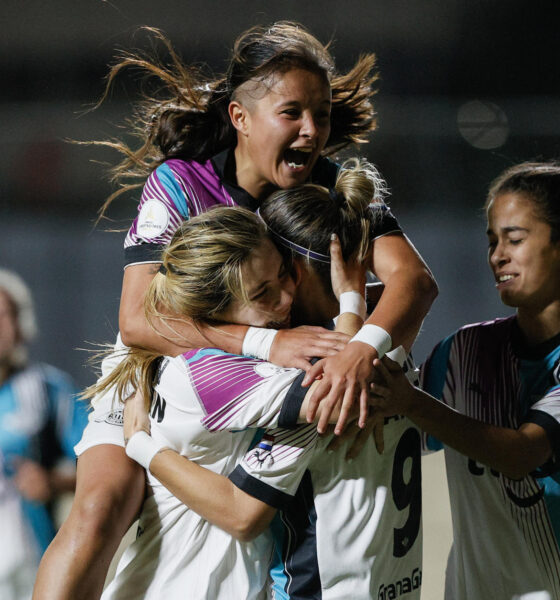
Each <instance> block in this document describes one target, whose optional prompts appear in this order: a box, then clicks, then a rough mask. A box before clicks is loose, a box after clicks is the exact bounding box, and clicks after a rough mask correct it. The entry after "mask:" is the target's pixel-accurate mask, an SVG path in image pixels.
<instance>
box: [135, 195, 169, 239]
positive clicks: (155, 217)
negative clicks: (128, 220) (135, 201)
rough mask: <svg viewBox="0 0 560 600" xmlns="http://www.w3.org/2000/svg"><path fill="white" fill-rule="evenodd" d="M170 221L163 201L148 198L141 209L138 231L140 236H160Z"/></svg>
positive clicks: (147, 237)
mask: <svg viewBox="0 0 560 600" xmlns="http://www.w3.org/2000/svg"><path fill="white" fill-rule="evenodd" d="M168 223H169V213H168V212H167V208H166V207H165V204H163V202H160V201H159V200H154V199H152V200H148V201H147V202H145V203H144V204H143V206H142V208H141V209H140V214H139V215H138V223H137V226H136V231H137V233H138V235H139V236H140V237H143V238H146V239H148V240H152V239H154V238H157V237H158V236H160V235H161V234H162V233H163V232H164V231H165V230H166V229H167V225H168Z"/></svg>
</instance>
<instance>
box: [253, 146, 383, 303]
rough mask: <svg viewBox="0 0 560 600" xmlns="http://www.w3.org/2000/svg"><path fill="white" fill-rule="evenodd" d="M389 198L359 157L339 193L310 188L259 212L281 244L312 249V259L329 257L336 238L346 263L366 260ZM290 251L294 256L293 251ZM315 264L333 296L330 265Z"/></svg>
mask: <svg viewBox="0 0 560 600" xmlns="http://www.w3.org/2000/svg"><path fill="white" fill-rule="evenodd" d="M386 195H387V186H386V184H385V181H384V180H383V178H382V177H381V175H380V174H379V172H378V171H377V169H376V168H375V166H374V165H372V164H371V163H369V162H368V161H366V160H363V159H357V158H353V159H350V160H347V161H346V162H344V163H343V165H342V166H341V168H340V170H339V172H338V175H337V178H336V183H335V186H334V188H333V189H331V190H329V189H327V188H326V187H323V186H320V185H315V184H304V185H301V186H299V187H295V188H291V189H289V190H278V191H276V192H274V193H273V194H272V195H270V196H269V197H268V198H267V199H266V200H265V201H264V202H263V204H262V205H261V207H260V208H259V213H260V216H261V218H262V219H263V220H264V222H265V223H266V225H267V226H268V227H269V229H270V232H271V234H272V237H273V239H275V240H276V241H279V242H280V245H282V241H281V240H279V238H278V236H281V237H282V238H284V239H286V240H288V241H289V242H292V243H293V244H297V245H298V246H302V247H303V248H306V249H309V250H310V251H311V258H312V257H313V254H319V255H324V256H325V257H328V256H329V246H330V238H331V234H332V233H336V234H337V236H338V238H339V239H340V243H341V246H342V254H343V257H344V259H345V260H347V259H348V257H349V256H351V255H356V256H357V258H358V259H359V260H361V261H363V260H365V259H366V257H367V256H368V252H369V250H370V248H371V243H372V241H373V238H374V232H375V226H376V224H377V221H378V219H379V218H381V215H382V213H381V211H380V210H378V209H377V208H376V206H375V205H376V204H381V203H383V202H384V198H385V196H386ZM274 234H277V236H276V237H275V235H274ZM288 246H289V244H288ZM286 252H287V253H288V254H290V255H291V254H292V252H293V250H287V251H285V252H284V253H286ZM298 254H299V252H298V253H296V254H295V255H292V256H293V257H294V256H297V255H298ZM310 264H312V266H313V269H314V270H315V271H316V272H317V273H318V274H319V275H320V277H321V280H322V282H323V284H324V287H325V291H326V292H327V293H330V294H332V288H331V284H330V265H328V264H326V263H325V262H319V261H311V263H310Z"/></svg>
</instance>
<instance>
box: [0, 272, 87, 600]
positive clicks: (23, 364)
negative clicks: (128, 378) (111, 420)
mask: <svg viewBox="0 0 560 600" xmlns="http://www.w3.org/2000/svg"><path fill="white" fill-rule="evenodd" d="M35 333H36V327H35V316H34V312H33V304H32V299H31V295H30V292H29V290H28V288H27V286H26V285H25V284H24V283H23V281H22V280H21V279H20V277H18V276H17V275H16V274H15V273H12V272H10V271H7V270H4V269H0V531H1V532H2V544H1V545H0V598H2V600H20V599H28V598H31V592H32V588H33V580H34V577H35V570H36V569H37V566H38V563H39V559H40V557H41V555H42V553H43V552H44V550H45V549H46V547H47V545H48V544H49V542H50V541H51V539H52V537H53V536H54V533H55V528H54V523H53V519H52V515H51V509H52V504H53V500H55V499H56V497H57V496H58V495H59V494H61V493H62V492H66V491H72V490H73V489H74V485H75V468H74V465H73V462H68V464H66V465H62V464H61V459H62V458H63V457H64V456H66V457H68V458H71V459H74V451H73V445H74V444H75V443H76V442H77V441H79V439H80V437H81V434H82V430H83V428H84V426H85V424H86V421H87V414H86V407H85V405H84V404H82V403H81V402H78V401H76V398H75V393H76V391H77V390H76V387H75V385H74V383H73V382H72V380H71V379H70V377H69V376H68V375H67V374H66V373H63V372H62V371H59V370H58V369H56V368H54V367H52V366H50V365H46V364H29V363H28V360H27V348H26V346H27V344H28V343H29V342H30V341H31V339H32V338H33V336H34V335H35Z"/></svg>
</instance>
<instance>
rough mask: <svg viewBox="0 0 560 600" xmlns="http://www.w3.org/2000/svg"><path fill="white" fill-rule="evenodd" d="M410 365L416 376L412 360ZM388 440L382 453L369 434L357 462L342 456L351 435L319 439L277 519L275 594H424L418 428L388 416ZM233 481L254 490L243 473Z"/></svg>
mask: <svg viewBox="0 0 560 600" xmlns="http://www.w3.org/2000/svg"><path fill="white" fill-rule="evenodd" d="M407 372H408V376H409V378H411V379H412V380H415V379H416V371H415V369H414V367H413V364H412V361H411V360H409V361H408V362H407ZM300 381H301V378H298V379H297V380H296V381H295V382H294V384H293V386H292V393H291V394H290V396H289V398H288V402H293V403H294V404H295V406H294V407H293V408H291V409H289V410H288V409H287V408H285V413H286V414H287V413H288V412H289V413H290V414H291V415H292V416H293V419H292V424H293V423H295V415H297V414H298V413H299V406H300V405H301V400H302V398H303V395H304V393H305V391H304V390H302V391H301V392H299V395H298V391H297V390H298V388H299V387H300ZM300 389H301V388H300ZM281 424H282V425H286V426H287V425H289V424H290V423H289V422H288V421H287V420H285V419H282V421H281ZM384 439H385V450H384V453H383V454H382V455H380V454H379V453H378V452H377V449H376V448H375V443H374V441H373V438H371V439H370V440H368V442H367V443H366V446H365V447H364V448H363V450H362V452H361V454H360V455H359V456H358V457H357V458H355V459H354V460H353V461H352V463H350V462H348V461H347V460H346V459H345V454H346V450H347V448H348V447H349V445H350V442H347V444H346V445H345V446H343V447H342V448H340V449H339V450H337V451H336V452H335V453H332V454H327V450H326V446H327V445H328V442H329V441H330V439H329V438H321V439H320V440H319V442H318V443H317V447H316V449H315V452H314V454H313V458H312V459H311V462H310V464H309V468H308V472H307V473H306V475H305V476H304V478H303V481H302V484H301V486H300V489H299V490H298V493H297V495H296V498H295V499H294V501H293V502H292V503H291V504H290V506H289V507H288V509H286V510H283V511H282V512H281V513H280V515H279V518H278V519H276V521H275V522H274V524H273V531H274V536H275V543H276V547H277V556H276V560H275V565H274V567H273V569H272V577H273V580H274V583H273V594H274V598H276V599H278V600H280V599H283V600H284V599H290V600H296V599H298V600H299V599H304V598H305V599H306V600H309V599H335V598H336V599H337V600H340V599H342V598H344V599H346V598H348V599H349V598H351V599H352V600H370V599H371V598H375V599H383V600H385V599H389V598H401V597H402V598H406V600H418V599H419V598H420V587H421V582H422V526H421V525H422V523H421V518H422V517H421V514H422V511H421V508H422V506H421V505H422V497H421V464H420V446H421V438H420V433H419V431H418V429H417V428H416V426H415V425H414V424H413V423H412V422H411V421H410V420H408V419H406V418H404V417H395V418H392V419H387V420H386V425H385V428H384ZM234 481H235V482H236V483H237V485H238V486H239V487H241V488H242V489H245V490H246V491H247V492H248V493H251V492H250V488H249V486H248V485H245V481H244V480H243V479H242V478H239V479H237V480H234Z"/></svg>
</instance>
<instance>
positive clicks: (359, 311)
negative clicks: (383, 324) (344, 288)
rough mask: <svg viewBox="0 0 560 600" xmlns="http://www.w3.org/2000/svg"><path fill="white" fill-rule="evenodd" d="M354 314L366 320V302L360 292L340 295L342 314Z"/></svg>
mask: <svg viewBox="0 0 560 600" xmlns="http://www.w3.org/2000/svg"><path fill="white" fill-rule="evenodd" d="M342 313H352V314H354V315H358V317H361V318H362V319H365V318H366V301H365V298H364V297H363V296H362V294H360V292H342V294H340V312H339V314H342Z"/></svg>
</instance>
